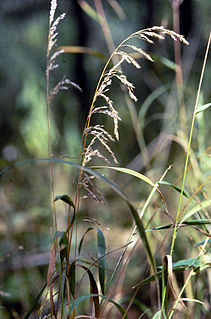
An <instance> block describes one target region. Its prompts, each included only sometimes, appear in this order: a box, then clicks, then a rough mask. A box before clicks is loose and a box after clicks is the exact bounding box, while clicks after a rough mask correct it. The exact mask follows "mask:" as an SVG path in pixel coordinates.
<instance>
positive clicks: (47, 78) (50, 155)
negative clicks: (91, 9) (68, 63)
mask: <svg viewBox="0 0 211 319" xmlns="http://www.w3.org/2000/svg"><path fill="white" fill-rule="evenodd" d="M50 28H51V24H50V22H49V32H48V46H47V68H46V115H47V127H48V157H49V166H48V168H49V177H50V194H51V195H50V201H51V207H52V214H53V232H54V234H55V233H56V230H57V220H56V206H55V202H54V198H55V193H54V175H53V167H52V162H51V158H52V147H51V112H50V106H51V98H50V69H49V57H50V39H51V34H50Z"/></svg>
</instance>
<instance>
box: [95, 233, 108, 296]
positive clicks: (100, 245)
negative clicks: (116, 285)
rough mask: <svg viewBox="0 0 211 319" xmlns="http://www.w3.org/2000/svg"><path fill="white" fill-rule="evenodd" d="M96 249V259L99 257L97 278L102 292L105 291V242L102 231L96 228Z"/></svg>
mask: <svg viewBox="0 0 211 319" xmlns="http://www.w3.org/2000/svg"><path fill="white" fill-rule="evenodd" d="M97 249H98V259H99V280H100V286H101V290H102V293H103V295H104V293H105V268H106V257H105V255H106V242H105V237H104V235H103V232H102V231H101V230H100V229H98V230H97Z"/></svg>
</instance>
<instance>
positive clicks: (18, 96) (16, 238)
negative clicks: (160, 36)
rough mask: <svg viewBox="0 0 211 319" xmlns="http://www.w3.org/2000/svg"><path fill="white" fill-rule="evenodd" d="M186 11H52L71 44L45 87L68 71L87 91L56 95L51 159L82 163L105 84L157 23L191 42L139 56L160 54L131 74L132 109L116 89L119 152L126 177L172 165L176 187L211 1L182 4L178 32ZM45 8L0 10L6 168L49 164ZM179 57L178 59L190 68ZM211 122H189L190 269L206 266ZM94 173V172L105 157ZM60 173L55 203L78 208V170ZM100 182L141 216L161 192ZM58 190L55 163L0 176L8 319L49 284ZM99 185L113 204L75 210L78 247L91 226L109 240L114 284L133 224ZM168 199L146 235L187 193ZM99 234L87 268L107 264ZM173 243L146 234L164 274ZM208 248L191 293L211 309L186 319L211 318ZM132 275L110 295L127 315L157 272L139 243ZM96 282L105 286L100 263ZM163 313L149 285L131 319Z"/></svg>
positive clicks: (1, 139)
mask: <svg viewBox="0 0 211 319" xmlns="http://www.w3.org/2000/svg"><path fill="white" fill-rule="evenodd" d="M177 2H179V1H173V3H171V2H170V1H154V0H151V1H149V0H148V1H138V0H137V1H135V0H134V1H118V2H116V1H102V2H101V1H97V0H96V1H66V0H63V1H58V8H57V12H56V15H57V16H59V15H60V14H61V13H63V12H65V13H66V18H65V19H64V20H63V21H61V23H60V24H59V25H58V26H57V31H58V32H59V35H58V42H57V45H58V47H60V46H62V47H63V49H64V50H65V53H63V54H62V55H60V56H59V57H58V59H57V63H58V64H59V68H58V69H57V70H55V71H53V72H52V77H51V79H50V85H51V86H52V87H53V86H54V85H55V84H56V83H57V82H58V81H60V80H61V78H62V77H63V76H64V75H66V76H67V77H68V78H69V79H70V80H71V81H73V82H74V83H77V84H78V85H79V86H80V87H81V89H82V92H80V91H79V90H77V89H76V88H75V87H74V86H71V87H70V90H63V91H60V92H59V93H58V94H57V95H56V97H55V99H54V100H53V103H52V104H51V122H52V156H53V157H54V158H59V159H63V160H70V161H72V162H74V163H80V159H79V158H78V156H79V154H80V150H81V135H82V132H83V127H84V125H85V121H86V118H87V115H88V112H89V108H90V105H91V100H92V97H93V94H94V91H95V87H96V84H97V81H98V79H99V77H100V74H101V72H102V69H103V67H104V65H105V62H106V60H107V58H108V57H109V56H110V53H111V52H112V51H113V50H114V48H115V47H116V46H117V45H118V44H119V43H120V42H121V41H123V40H124V39H125V38H126V37H127V36H128V35H129V34H131V33H133V32H135V31H137V30H140V29H144V28H147V27H151V26H154V25H163V26H164V27H166V28H168V29H174V30H175V28H177V29H176V30H175V31H178V32H179V33H181V34H183V35H184V36H185V38H186V39H187V40H188V41H189V46H184V45H181V46H180V45H179V44H178V42H173V41H171V40H170V39H167V38H166V39H165V41H160V40H156V41H155V43H154V45H150V44H149V43H147V42H146V43H144V42H143V43H142V44H140V45H141V48H143V49H144V50H145V51H146V52H148V53H150V54H151V56H152V58H153V59H154V60H155V63H151V62H150V61H148V60H146V59H143V58H141V59H140V57H138V59H137V61H138V62H139V63H140V65H141V70H136V69H135V68H134V67H133V66H130V65H124V70H125V73H126V74H127V77H128V79H129V81H130V82H132V83H133V84H134V86H135V89H134V93H135V95H136V96H137V98H138V101H137V103H133V101H132V100H130V99H129V97H128V94H127V93H126V92H124V90H123V91H122V89H121V87H120V86H119V83H118V82H117V81H116V82H115V81H114V83H113V86H112V88H111V98H112V100H113V101H114V106H115V108H116V109H117V110H118V113H119V116H120V117H121V119H122V121H121V122H120V127H119V135H120V140H119V142H115V144H113V145H112V146H111V148H112V150H113V151H114V153H115V156H116V158H117V160H118V162H119V166H120V167H126V168H130V169H133V170H135V171H137V172H141V173H142V174H144V175H145V176H147V177H149V178H150V179H151V180H153V181H154V182H157V181H158V180H159V179H160V178H161V176H162V174H163V173H164V172H165V170H166V169H167V168H168V167H169V166H170V165H172V167H171V169H170V170H169V171H168V172H167V175H166V176H165V181H168V182H169V183H172V184H176V185H177V186H178V187H179V188H181V185H182V176H183V173H184V165H185V158H186V154H187V146H188V139H189V132H190V127H191V120H192V115H193V108H194V104H195V100H196V95H197V88H198V83H199V78H200V74H201V70H202V64H203V59H204V55H205V50H206V44H207V40H208V37H209V32H210V24H209V16H208V12H210V9H211V4H210V3H209V1H196V0H184V1H180V2H181V5H180V7H179V12H180V24H179V25H178V24H177V21H176V19H177V15H176V14H177V13H176V8H175V7H174V8H173V4H174V5H175V6H176V4H177ZM87 3H88V4H89V5H90V6H91V8H92V9H93V10H91V8H90V7H89V6H87ZM49 7H50V3H49V1H44V0H42V1H41V0H37V1H34V0H27V1H25V0H22V1H19V2H17V3H14V1H12V0H2V1H1V3H0V12H1V13H0V17H1V18H0V33H1V36H0V83H1V86H0V100H1V115H0V130H1V131H0V166H1V169H4V168H5V167H7V166H10V165H11V164H13V163H15V162H18V161H21V160H25V159H32V158H33V159H37V158H47V157H49V154H48V129H47V117H46V50H47V41H48V23H49V20H48V19H49ZM99 17H101V18H99ZM178 52H179V53H180V52H181V60H180V54H179V55H178ZM135 57H136V56H135ZM175 59H176V60H177V61H176V62H177V63H178V64H180V62H181V66H182V72H181V71H180V69H179V68H177V69H176V68H175ZM181 76H182V77H181ZM210 77H211V72H210V62H209V60H208V62H207V64H206V69H205V73H204V79H203V84H202V88H201V91H200V97H199V105H204V104H206V103H209V102H210V83H211V78H210ZM100 120H101V121H104V122H103V123H104V125H106V126H107V128H108V130H109V132H112V130H113V123H112V121H111V120H110V119H108V120H106V118H104V117H102V118H100ZM97 121H98V120H97V119H96V118H95V119H94V122H93V123H94V124H95V125H96V124H98V122H97ZM210 121H211V115H210V109H207V110H205V111H204V112H201V113H199V114H198V115H197V117H196V120H195V124H194V132H193V140H192V144H191V152H190V162H189V163H190V165H189V166H188V173H187V179H186V185H185V194H186V195H187V197H185V196H183V200H182V206H181V207H182V210H181V212H182V214H183V215H181V216H182V217H183V216H185V214H187V213H189V216H190V219H191V220H193V219H194V220H197V221H198V222H197V224H196V225H195V226H193V225H192V226H189V227H181V229H180V231H179V232H178V235H177V238H176V242H175V247H174V251H173V261H174V262H177V261H182V260H183V262H182V266H181V265H180V266H181V267H183V270H184V268H185V267H186V268H188V267H189V266H190V263H191V262H192V261H190V260H189V261H187V259H188V258H194V257H197V256H198V255H199V254H200V252H201V247H202V246H201V245H203V242H204V241H205V239H206V238H208V236H210V235H208V233H209V229H210V228H209V224H206V225H202V226H201V225H199V220H202V221H203V220H205V219H206V220H208V219H209V218H210V215H209V212H210V207H209V206H210V195H211V191H210V189H211V188H210V177H211V161H210V154H211V149H210V139H209V136H210V133H211V132H210V129H211V126H210ZM111 162H112V160H111ZM95 164H99V161H96V163H95ZM112 165H113V164H112ZM53 171H54V182H55V185H54V186H55V190H54V192H55V196H59V195H63V194H68V195H69V196H70V197H71V198H75V186H76V184H77V178H75V174H76V170H75V169H74V168H71V167H70V166H69V165H62V164H58V163H54V164H53ZM101 173H102V174H103V176H105V177H108V178H109V179H111V180H113V181H115V182H116V183H117V184H118V186H119V187H120V188H121V190H122V191H124V193H125V194H126V195H127V198H129V199H130V201H131V202H133V203H134V205H135V207H138V208H140V209H142V208H143V207H144V204H145V203H146V200H147V198H148V195H149V194H150V192H151V190H152V187H151V186H150V185H148V184H146V183H144V182H143V181H140V180H139V179H136V178H134V177H132V176H130V175H127V174H121V173H120V172H116V171H109V170H107V169H103V170H101ZM49 185H50V181H49V171H48V164H47V163H45V162H39V161H38V162H25V163H24V164H22V165H18V166H14V167H13V168H12V169H10V170H8V171H7V172H6V173H5V174H4V175H2V176H1V184H0V199H1V211H0V269H1V272H0V277H1V281H0V317H1V318H5V319H10V318H15V319H16V318H23V317H24V315H25V314H26V313H27V311H29V309H31V307H32V304H33V303H34V300H35V298H36V297H37V295H38V294H39V292H40V290H41V288H42V287H43V285H44V283H45V282H46V278H47V273H48V265H49V259H50V254H52V250H51V249H52V248H51V247H52V241H53V237H54V233H53V219H52V212H51V211H52V209H51V202H52V200H51V197H50V186H49ZM97 188H98V189H99V190H100V193H102V194H103V200H104V201H105V203H104V204H103V203H99V202H96V201H93V200H92V199H90V198H88V199H82V200H81V201H80V210H79V215H78V221H77V223H78V228H77V232H78V233H77V236H78V238H79V239H80V238H81V237H82V236H83V234H84V233H85V231H86V230H87V228H89V227H96V228H98V229H100V230H101V231H102V233H103V234H104V236H105V240H106V246H107V252H112V251H114V252H112V253H110V254H108V256H107V258H106V259H107V261H106V263H107V270H106V278H107V282H108V281H109V278H110V277H111V276H112V273H113V272H114V269H115V267H116V264H117V262H118V260H119V258H120V256H122V252H123V251H124V248H121V247H123V246H124V245H126V244H127V243H128V238H129V236H130V234H131V230H132V229H133V219H132V217H131V214H130V212H129V209H128V206H127V205H126V204H125V202H124V201H123V200H122V199H121V197H118V195H117V194H115V193H114V191H113V190H111V188H109V187H108V186H106V185H105V183H103V182H102V181H98V182H97ZM160 190H161V191H162V194H163V196H164V198H165V203H166V205H167V211H166V207H165V205H163V202H162V200H161V199H160V195H159V193H157V194H155V195H154V196H153V198H152V199H151V201H150V205H149V206H148V207H147V208H146V210H145V213H144V216H143V218H142V221H143V224H144V225H145V227H146V228H152V227H159V226H162V225H166V224H171V223H173V222H174V221H175V217H176V212H177V209H178V203H179V198H180V194H179V192H178V191H177V190H175V189H174V188H172V187H170V186H169V185H161V186H160ZM98 195H99V196H100V198H101V195H100V194H98ZM203 203H206V204H203ZM55 205H56V212H57V228H58V230H59V231H60V232H64V231H66V229H67V216H68V209H67V204H66V203H65V202H63V201H59V200H58V201H56V203H55ZM197 205H198V206H197ZM194 209H195V210H194ZM194 213H195V214H194ZM97 233H98V234H99V231H98V232H97V231H90V232H89V233H87V236H86V237H85V239H84V243H83V247H82V248H83V249H82V251H81V256H82V257H83V258H84V259H86V260H88V259H89V260H90V261H92V262H93V261H96V259H97V258H98V257H99V255H98V256H97V250H98V248H99V247H98V245H97ZM172 233H173V230H172V229H169V228H167V229H165V230H154V231H151V232H150V235H149V236H148V239H149V242H150V245H151V247H152V252H153V254H154V257H155V260H156V264H157V265H162V263H163V257H164V256H165V255H168V254H169V253H170V247H171V241H172ZM73 241H74V240H73ZM134 241H135V242H136V239H135V240H134ZM200 243H201V244H200ZM209 245H210V243H208V244H207V246H206V254H205V255H203V258H202V260H200V262H199V264H197V265H195V264H194V266H191V267H190V268H191V269H195V268H197V267H198V269H199V270H200V271H201V270H203V267H204V270H203V271H201V272H200V271H199V274H198V275H196V276H194V278H193V279H192V280H191V284H188V285H187V287H186V289H185V293H184V295H183V297H186V298H192V299H198V300H200V301H202V302H204V304H199V303H192V302H190V303H188V304H186V306H187V308H188V311H186V316H187V318H209V304H210V289H211V287H210V286H211V284H210V272H209V271H210V270H208V267H209V266H210V259H209V257H208V256H207V255H208V253H209V249H210V247H209ZM72 254H73V252H72ZM127 258H128V259H127ZM184 260H186V261H184ZM185 263H186V264H185ZM123 265H125V268H124V267H122V268H121V272H120V273H118V275H117V274H115V275H116V278H117V279H118V281H117V282H116V283H114V285H113V287H115V288H116V290H115V291H114V290H113V291H112V292H111V295H112V297H115V298H114V299H115V300H118V301H119V302H120V303H121V304H122V305H123V306H124V307H125V308H127V306H128V305H129V301H130V300H131V297H132V296H133V295H134V292H135V289H133V288H132V287H133V286H135V285H136V284H138V283H139V282H140V281H141V280H143V279H144V278H146V277H148V276H149V275H151V274H152V273H151V272H150V270H149V267H148V261H147V257H146V252H145V249H144V246H143V244H142V242H141V241H140V240H139V241H138V243H137V245H136V246H135V248H134V245H133V244H131V245H129V246H128V249H127V252H126V253H125V255H124V263H123ZM95 272H96V273H95ZM189 272H190V270H189V269H188V270H186V271H182V272H178V273H176V278H175V279H174V287H175V289H176V290H178V291H179V288H178V287H180V288H181V287H182V286H183V284H184V282H185V280H186V278H187V277H188V274H189ZM93 273H94V276H95V278H97V267H96V269H94V270H93ZM83 274H84V272H83V270H82V269H81V270H79V271H78V278H77V280H78V284H77V285H78V286H77V289H80V295H83V294H87V293H89V288H88V286H89V278H88V276H84V277H83ZM118 276H120V277H118ZM81 278H82V280H81ZM119 278H120V279H119ZM80 280H81V281H80ZM96 280H97V279H96ZM79 285H80V286H79ZM146 287H147V288H146ZM47 300H48V297H47ZM40 303H41V302H40V301H39V302H38V304H37V308H39V306H40ZM49 304H50V303H49V302H48V301H47V302H46V304H45V310H44V312H43V315H42V316H43V317H44V313H45V311H46V314H47V313H48V312H49V308H50V306H49ZM156 307H157V299H156V287H155V286H153V285H149V284H148V285H147V286H143V287H142V286H141V287H140V289H138V290H137V291H136V295H135V300H134V303H133V305H132V306H131V307H130V311H129V318H138V317H139V316H141V315H142V314H143V313H144V312H145V311H146V310H147V311H146V313H145V314H144V315H143V318H152V317H153V314H155V313H156V311H157V308H156ZM78 311H79V314H80V313H86V314H88V311H87V303H86V302H84V303H83V304H82V306H81V307H80V308H79V310H78ZM105 314H106V313H105ZM193 314H194V315H193ZM112 316H113V318H118V313H117V312H112V313H110V314H109V315H108V314H107V318H112ZM175 316H176V315H175ZM179 316H180V317H181V314H179ZM188 316H189V317H188ZM194 316H195V317H194ZM31 318H33V315H31ZM175 318H176V317H175Z"/></svg>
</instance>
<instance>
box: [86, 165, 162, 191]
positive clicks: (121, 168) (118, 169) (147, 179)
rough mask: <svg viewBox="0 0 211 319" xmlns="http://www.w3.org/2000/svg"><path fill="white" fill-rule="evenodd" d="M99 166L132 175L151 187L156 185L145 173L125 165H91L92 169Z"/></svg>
mask: <svg viewBox="0 0 211 319" xmlns="http://www.w3.org/2000/svg"><path fill="white" fill-rule="evenodd" d="M100 168H108V169H112V170H115V171H118V172H121V173H125V174H128V175H131V176H134V177H137V178H139V179H141V180H142V181H144V182H146V183H147V184H149V185H150V186H152V187H156V186H155V184H154V183H153V182H152V181H151V180H150V179H149V178H148V177H146V176H145V175H143V174H141V173H138V172H136V171H134V170H132V169H130V168H125V167H113V166H92V169H100Z"/></svg>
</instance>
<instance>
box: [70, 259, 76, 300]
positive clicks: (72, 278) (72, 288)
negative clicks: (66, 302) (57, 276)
mask: <svg viewBox="0 0 211 319" xmlns="http://www.w3.org/2000/svg"><path fill="white" fill-rule="evenodd" d="M69 285H70V292H71V294H72V296H73V298H75V261H73V262H72V263H71V265H70V270H69Z"/></svg>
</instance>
